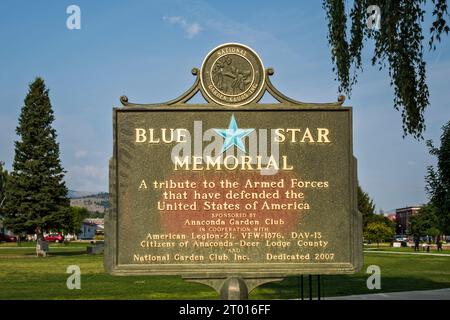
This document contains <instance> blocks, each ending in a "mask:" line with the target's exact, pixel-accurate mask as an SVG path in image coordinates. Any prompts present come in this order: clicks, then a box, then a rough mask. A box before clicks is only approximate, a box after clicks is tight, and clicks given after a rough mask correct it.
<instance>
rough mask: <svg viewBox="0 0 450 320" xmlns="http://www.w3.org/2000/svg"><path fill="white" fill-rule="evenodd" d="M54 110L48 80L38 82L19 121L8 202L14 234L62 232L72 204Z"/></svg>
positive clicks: (8, 220) (7, 217)
mask: <svg viewBox="0 0 450 320" xmlns="http://www.w3.org/2000/svg"><path fill="white" fill-rule="evenodd" d="M53 120H54V115H53V110H52V106H51V103H50V98H49V96H48V89H46V87H45V83H44V80H43V79H41V78H36V79H35V80H34V82H33V83H32V84H30V86H29V91H28V94H27V96H26V98H25V101H24V106H23V107H22V111H21V114H20V117H19V125H18V127H17V129H16V133H17V135H18V136H19V140H18V141H16V142H15V157H14V163H13V171H12V172H11V174H10V175H9V178H8V182H7V190H6V200H5V220H4V223H5V226H6V227H7V228H9V229H10V230H12V231H13V232H14V233H16V234H18V233H26V234H34V233H36V234H37V237H38V240H40V239H41V238H42V233H43V232H45V231H50V230H54V231H57V230H61V228H62V227H61V226H62V224H63V223H64V220H65V216H66V215H67V213H68V207H69V200H68V198H67V188H66V185H65V183H64V180H63V178H64V170H63V168H62V166H61V162H60V159H59V145H58V143H57V142H56V131H55V129H54V128H53V127H52V122H53Z"/></svg>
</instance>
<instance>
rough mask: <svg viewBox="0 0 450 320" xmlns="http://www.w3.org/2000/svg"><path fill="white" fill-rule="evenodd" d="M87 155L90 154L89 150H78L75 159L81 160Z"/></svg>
mask: <svg viewBox="0 0 450 320" xmlns="http://www.w3.org/2000/svg"><path fill="white" fill-rule="evenodd" d="M87 154H88V152H87V150H83V149H81V150H77V151H76V152H75V158H77V159H81V158H84V157H86V156H87Z"/></svg>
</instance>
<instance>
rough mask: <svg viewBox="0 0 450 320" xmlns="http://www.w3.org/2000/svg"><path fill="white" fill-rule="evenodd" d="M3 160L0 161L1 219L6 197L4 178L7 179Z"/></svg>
mask: <svg viewBox="0 0 450 320" xmlns="http://www.w3.org/2000/svg"><path fill="white" fill-rule="evenodd" d="M4 165H5V163H4V162H2V161H0V220H2V219H3V214H4V210H3V204H4V203H5V198H6V180H7V179H8V171H6V169H5V168H3V166H4ZM1 232H2V228H1V227H0V233H1Z"/></svg>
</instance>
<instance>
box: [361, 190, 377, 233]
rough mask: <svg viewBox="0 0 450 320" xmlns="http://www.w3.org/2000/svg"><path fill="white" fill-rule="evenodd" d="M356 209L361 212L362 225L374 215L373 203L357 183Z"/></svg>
mask: <svg viewBox="0 0 450 320" xmlns="http://www.w3.org/2000/svg"><path fill="white" fill-rule="evenodd" d="M358 211H359V212H361V213H362V217H363V226H364V228H365V227H366V226H367V224H368V223H369V222H371V220H372V217H373V216H374V215H375V204H374V203H373V200H372V199H370V197H369V194H368V193H367V192H365V191H364V190H363V189H362V188H361V187H360V186H359V185H358Z"/></svg>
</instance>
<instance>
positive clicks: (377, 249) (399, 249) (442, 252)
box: [364, 247, 450, 254]
mask: <svg viewBox="0 0 450 320" xmlns="http://www.w3.org/2000/svg"><path fill="white" fill-rule="evenodd" d="M364 250H367V251H391V252H409V253H416V252H414V248H407V247H400V248H393V247H380V248H377V247H370V248H364ZM417 253H425V254H427V253H438V254H450V250H443V251H437V250H436V249H431V250H430V252H427V251H426V250H425V251H424V250H422V247H421V248H420V251H417Z"/></svg>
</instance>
